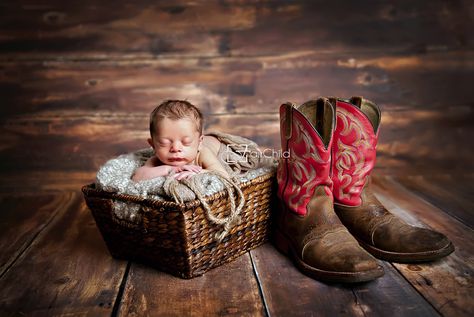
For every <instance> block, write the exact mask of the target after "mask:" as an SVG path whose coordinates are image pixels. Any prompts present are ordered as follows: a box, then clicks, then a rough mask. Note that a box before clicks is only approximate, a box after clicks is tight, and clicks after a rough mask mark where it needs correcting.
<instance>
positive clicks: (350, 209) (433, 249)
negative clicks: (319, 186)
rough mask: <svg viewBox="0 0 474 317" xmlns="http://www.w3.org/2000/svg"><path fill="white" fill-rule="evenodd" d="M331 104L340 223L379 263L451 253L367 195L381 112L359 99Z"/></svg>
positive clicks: (436, 236) (437, 236)
mask: <svg viewBox="0 0 474 317" xmlns="http://www.w3.org/2000/svg"><path fill="white" fill-rule="evenodd" d="M330 100H331V103H333V105H335V106H336V113H337V123H336V130H335V132H334V142H333V146H332V164H333V166H332V180H333V182H334V190H333V194H334V203H335V205H334V209H335V211H336V213H337V215H338V216H339V218H340V219H341V221H342V223H343V224H344V225H345V226H346V227H347V228H348V229H349V231H350V232H351V233H352V234H353V235H354V237H356V238H357V240H359V242H360V244H361V245H362V246H363V247H364V248H365V249H366V250H367V251H369V252H370V253H371V254H373V255H374V256H376V257H377V258H379V259H383V260H387V261H393V262H405V263H410V262H423V261H431V260H435V259H438V258H441V257H443V256H446V255H448V254H450V253H451V252H453V251H454V246H453V245H452V243H451V242H450V241H449V240H448V238H446V237H445V236H444V235H443V234H441V233H438V232H435V231H433V230H429V229H424V228H419V227H414V226H411V225H409V224H407V223H405V222H404V221H402V220H401V219H399V218H397V217H395V216H394V215H392V214H391V213H390V212H389V211H387V209H385V207H383V206H382V204H381V203H380V202H379V201H378V200H377V198H376V197H375V196H374V195H373V194H372V191H371V190H370V184H369V183H370V182H369V175H370V172H371V171H372V169H373V167H374V165H375V154H376V149H375V147H376V144H377V138H378V131H379V125H380V119H381V114H380V109H379V108H378V107H377V106H376V105H375V104H374V103H372V102H370V101H368V100H365V99H362V98H361V97H352V98H351V99H350V100H349V101H344V100H341V99H335V98H331V99H330Z"/></svg>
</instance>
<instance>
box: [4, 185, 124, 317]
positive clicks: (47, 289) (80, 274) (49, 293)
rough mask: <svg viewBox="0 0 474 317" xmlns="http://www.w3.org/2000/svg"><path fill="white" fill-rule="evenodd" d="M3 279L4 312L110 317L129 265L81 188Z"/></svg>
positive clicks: (9, 314) (19, 314)
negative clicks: (116, 253) (118, 256)
mask: <svg viewBox="0 0 474 317" xmlns="http://www.w3.org/2000/svg"><path fill="white" fill-rule="evenodd" d="M70 199H72V202H71V203H69V202H65V201H63V202H62V204H61V205H60V206H51V208H61V210H60V211H59V212H58V215H57V216H56V217H55V219H54V220H53V221H52V222H51V223H50V225H49V226H48V228H46V229H45V230H43V232H42V234H41V235H40V236H38V237H37V238H36V239H35V240H34V241H33V243H32V244H31V245H30V247H29V248H28V250H27V251H26V252H24V253H23V255H22V256H21V257H20V258H19V259H18V260H17V261H16V262H15V263H14V265H13V266H12V267H11V268H10V269H9V270H8V271H7V273H6V274H5V275H3V277H2V278H1V279H0V298H1V299H0V314H1V315H2V316H21V315H26V316H32V315H43V316H51V315H67V314H74V315H83V314H93V315H96V316H110V314H111V312H112V306H113V305H114V301H115V298H116V296H117V293H118V289H119V285H120V282H121V280H122V276H123V274H124V270H125V263H124V262H122V261H117V260H113V259H112V257H111V256H110V255H109V254H108V251H107V249H106V247H105V244H104V243H103V241H102V238H101V236H100V234H99V231H98V230H97V228H96V226H95V223H94V220H93V219H92V216H91V214H90V212H89V210H88V209H87V207H86V206H85V203H84V202H83V198H82V197H81V195H80V194H79V193H76V194H75V195H74V196H73V197H71V198H70Z"/></svg>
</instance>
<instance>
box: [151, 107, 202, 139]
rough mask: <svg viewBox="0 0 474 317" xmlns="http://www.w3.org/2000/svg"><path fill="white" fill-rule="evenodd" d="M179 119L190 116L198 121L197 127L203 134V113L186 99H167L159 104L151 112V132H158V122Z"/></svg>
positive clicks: (152, 133)
mask: <svg viewBox="0 0 474 317" xmlns="http://www.w3.org/2000/svg"><path fill="white" fill-rule="evenodd" d="M164 118H168V119H171V120H179V119H183V118H189V119H192V120H194V121H196V128H197V131H198V132H199V134H202V113H201V111H200V110H199V109H198V108H197V107H196V106H195V105H193V104H192V103H190V102H189V101H186V100H166V101H164V102H162V103H161V104H160V105H158V106H157V107H156V108H155V109H154V110H153V111H152V112H151V114H150V134H151V135H152V137H153V135H154V133H155V132H156V124H157V123H158V122H159V121H160V120H162V119H164Z"/></svg>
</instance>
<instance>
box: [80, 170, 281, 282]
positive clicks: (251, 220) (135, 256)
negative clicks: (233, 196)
mask: <svg viewBox="0 0 474 317" xmlns="http://www.w3.org/2000/svg"><path fill="white" fill-rule="evenodd" d="M274 176H275V175H274V172H270V173H268V174H265V175H262V176H259V177H257V178H255V179H253V180H251V181H249V182H246V183H244V184H242V185H241V189H242V192H243V194H244V197H245V201H246V202H245V205H244V207H243V208H242V210H241V212H240V217H241V220H242V221H241V223H240V224H238V225H236V226H234V227H232V228H231V229H230V231H229V233H228V234H227V235H226V236H225V237H224V238H223V239H222V240H221V241H220V242H218V241H216V238H215V236H216V234H217V233H219V232H220V231H221V230H222V226H219V225H216V224H213V223H211V222H209V220H208V219H207V218H206V216H205V212H204V209H203V208H202V206H201V203H200V202H199V200H193V201H190V202H186V203H184V204H177V203H174V202H171V201H162V200H151V199H143V198H140V197H137V196H131V195H124V194H116V193H110V192H105V191H102V190H98V189H96V188H95V185H93V184H91V185H87V186H84V187H83V188H82V191H83V193H84V197H85V200H86V203H87V206H88V207H89V208H90V210H91V211H92V214H93V216H94V219H95V221H96V223H97V226H98V228H99V230H100V232H101V234H102V237H103V238H104V240H105V242H106V244H107V247H108V249H109V252H110V253H111V255H112V256H113V257H115V258H119V259H127V260H133V261H137V262H142V263H145V264H148V265H150V266H153V267H155V268H157V269H159V270H162V271H165V272H168V273H171V274H173V275H176V276H179V277H182V278H192V277H195V276H199V275H202V274H204V273H205V272H206V271H208V270H210V269H212V268H214V267H216V266H219V265H221V264H224V263H226V262H229V261H232V260H234V259H235V258H237V257H238V256H240V255H242V254H243V253H245V252H247V251H248V250H251V249H253V248H255V247H257V246H259V245H261V244H263V243H264V242H265V241H267V240H268V238H269V236H270V226H271V224H270V209H271V202H272V200H273V199H272V192H274V191H272V187H273V186H274V179H275V177H274ZM227 197H228V195H227V192H226V191H225V190H223V191H221V192H218V193H216V194H214V195H212V196H209V197H206V202H207V203H208V204H209V206H210V207H211V210H212V211H213V213H214V215H215V216H217V217H225V216H227V215H228V213H229V209H230V203H229V199H227ZM114 201H122V202H128V203H136V204H139V206H140V209H139V214H140V217H139V218H140V220H139V221H138V223H131V222H128V221H124V220H122V219H119V218H117V216H116V215H115V213H114Z"/></svg>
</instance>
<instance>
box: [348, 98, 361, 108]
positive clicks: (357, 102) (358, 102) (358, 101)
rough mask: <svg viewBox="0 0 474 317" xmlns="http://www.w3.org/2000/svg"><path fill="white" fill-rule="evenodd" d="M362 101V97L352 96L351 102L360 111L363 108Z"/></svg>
mask: <svg viewBox="0 0 474 317" xmlns="http://www.w3.org/2000/svg"><path fill="white" fill-rule="evenodd" d="M362 99H363V98H362V97H361V96H352V97H351V99H349V102H350V103H351V104H353V105H354V106H357V108H359V109H360V107H361V106H362Z"/></svg>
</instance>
